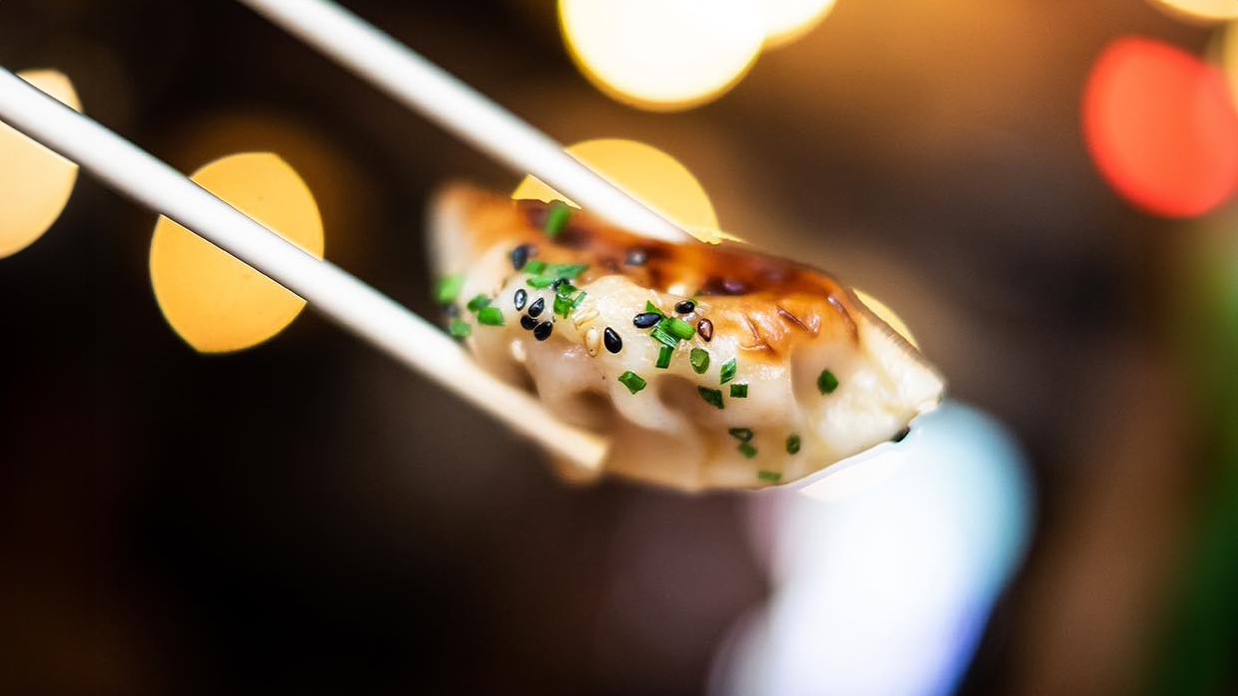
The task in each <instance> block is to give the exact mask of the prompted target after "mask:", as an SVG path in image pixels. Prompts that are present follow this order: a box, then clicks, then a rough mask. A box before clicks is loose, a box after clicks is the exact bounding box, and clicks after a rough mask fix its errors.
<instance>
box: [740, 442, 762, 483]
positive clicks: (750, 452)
mask: <svg viewBox="0 0 1238 696" xmlns="http://www.w3.org/2000/svg"><path fill="white" fill-rule="evenodd" d="M737 449H738V450H739V453H740V454H742V455H744V456H745V457H747V458H749V459H752V458H753V457H755V456H757V448H756V447H753V446H752V443H750V442H741V443H739V447H738V448H737ZM757 475H758V476H760V474H757Z"/></svg>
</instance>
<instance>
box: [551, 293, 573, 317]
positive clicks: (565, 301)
mask: <svg viewBox="0 0 1238 696" xmlns="http://www.w3.org/2000/svg"><path fill="white" fill-rule="evenodd" d="M570 311H572V298H570V297H568V296H567V295H555V314H558V315H559V316H561V317H566V316H567V313H568V312H570Z"/></svg>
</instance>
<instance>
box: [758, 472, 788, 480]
mask: <svg viewBox="0 0 1238 696" xmlns="http://www.w3.org/2000/svg"><path fill="white" fill-rule="evenodd" d="M757 478H759V479H761V480H762V481H777V480H778V479H781V478H782V474H781V473H780V472H777V471H766V470H765V469H762V470H760V471H758V472H757Z"/></svg>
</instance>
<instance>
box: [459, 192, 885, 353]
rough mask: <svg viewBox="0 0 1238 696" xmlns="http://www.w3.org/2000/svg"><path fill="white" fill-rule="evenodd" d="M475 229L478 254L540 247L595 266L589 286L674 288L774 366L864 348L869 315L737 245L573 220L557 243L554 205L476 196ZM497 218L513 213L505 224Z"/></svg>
mask: <svg viewBox="0 0 1238 696" xmlns="http://www.w3.org/2000/svg"><path fill="white" fill-rule="evenodd" d="M478 197H479V200H478V201H477V204H476V205H475V207H474V210H475V216H474V217H473V219H472V220H471V222H472V223H473V224H474V225H475V226H474V227H473V230H474V233H475V234H476V235H477V237H476V243H477V245H478V247H479V249H478V250H479V251H480V250H481V249H482V248H486V247H489V246H491V245H493V244H495V243H497V242H499V241H504V242H508V243H511V244H512V245H513V247H514V246H515V245H517V244H521V243H531V244H534V245H536V246H537V248H538V252H537V256H536V258H538V259H541V260H543V261H546V262H548V263H587V264H589V267H588V269H587V270H586V271H585V272H584V274H583V275H582V277H581V282H583V283H588V282H591V281H592V280H594V279H596V278H598V277H601V276H604V275H614V274H620V275H623V276H626V277H627V278H629V279H631V280H632V282H634V283H636V284H637V285H641V286H644V287H648V288H650V289H653V290H657V291H659V292H669V291H670V290H671V289H672V288H674V289H675V291H676V292H678V293H680V294H685V295H695V296H696V297H698V298H699V299H700V300H701V302H702V303H703V304H707V305H708V307H709V310H708V313H707V314H706V316H707V317H708V319H709V320H710V321H711V322H712V323H713V326H714V330H715V331H722V332H727V331H730V332H733V333H732V335H734V336H736V337H738V338H739V342H740V345H741V346H742V347H743V348H744V349H746V350H751V351H759V352H764V353H767V354H769V355H770V357H774V356H777V355H782V354H785V353H787V352H788V351H789V350H790V349H791V348H792V347H793V346H794V345H795V344H796V343H797V342H800V341H808V340H813V339H816V338H818V337H820V336H822V335H823V334H824V335H825V337H826V338H831V339H834V340H840V339H844V338H845V339H850V340H852V341H853V342H854V341H858V340H859V329H858V326H857V324H856V319H855V317H854V315H855V313H857V312H862V311H863V310H862V309H861V308H860V306H859V305H858V302H856V301H855V300H853V298H852V296H851V294H850V293H849V292H848V291H847V289H846V288H845V287H844V286H843V285H842V284H841V283H839V282H838V281H837V280H835V279H834V278H833V277H831V276H830V275H828V274H826V273H823V272H821V271H818V270H816V269H814V268H810V267H808V266H804V265H802V264H798V263H795V262H793V261H788V260H786V259H780V258H777V257H774V256H769V255H767V254H762V253H760V252H756V251H753V250H751V249H750V248H748V247H746V246H744V245H742V244H736V243H733V242H723V243H722V244H716V245H711V244H703V243H702V244H692V243H689V244H670V243H667V242H663V241H660V240H656V239H649V238H647V237H642V236H639V235H635V234H632V233H630V232H626V231H624V230H622V229H619V228H617V227H613V226H611V225H609V224H607V223H605V222H603V221H600V220H598V219H596V218H593V217H591V216H590V215H589V214H588V213H586V212H583V211H580V210H574V211H573V212H572V216H571V218H570V220H569V221H568V224H567V226H566V227H565V228H564V229H563V230H562V231H561V232H560V233H559V234H558V235H557V236H556V237H555V238H554V239H553V240H552V239H551V238H550V237H548V236H547V235H546V233H545V232H543V231H542V228H543V225H544V224H545V221H546V215H547V211H548V209H549V205H548V204H546V203H542V202H541V201H517V202H515V203H511V202H508V201H506V200H504V199H500V198H498V197H495V196H490V195H489V194H484V193H480V192H479V193H478ZM499 211H506V213H505V214H501V213H499Z"/></svg>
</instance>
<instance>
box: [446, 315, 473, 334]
mask: <svg viewBox="0 0 1238 696" xmlns="http://www.w3.org/2000/svg"><path fill="white" fill-rule="evenodd" d="M447 333H449V334H451V335H452V337H453V338H468V336H469V334H471V333H473V325H472V324H470V323H468V322H467V321H465V320H463V319H452V320H451V322H450V323H448V324H447Z"/></svg>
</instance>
